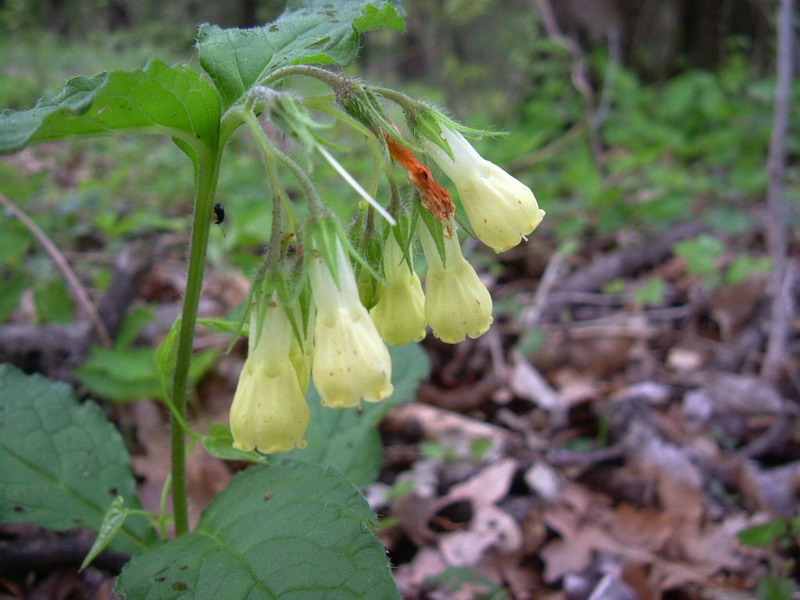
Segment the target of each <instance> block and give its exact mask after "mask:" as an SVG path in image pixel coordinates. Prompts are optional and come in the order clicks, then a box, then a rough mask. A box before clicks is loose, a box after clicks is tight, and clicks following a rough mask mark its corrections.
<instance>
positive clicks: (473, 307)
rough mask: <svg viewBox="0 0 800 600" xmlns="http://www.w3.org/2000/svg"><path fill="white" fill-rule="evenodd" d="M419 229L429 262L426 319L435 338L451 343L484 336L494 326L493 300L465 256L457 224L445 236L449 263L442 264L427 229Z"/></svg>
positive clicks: (422, 227)
mask: <svg viewBox="0 0 800 600" xmlns="http://www.w3.org/2000/svg"><path fill="white" fill-rule="evenodd" d="M418 230H419V232H420V234H419V235H420V240H421V241H422V249H423V251H424V252H425V257H426V258H427V259H428V274H427V276H426V278H425V286H426V289H425V316H426V318H427V319H428V324H429V325H430V326H431V330H432V331H433V335H435V336H436V337H438V338H439V339H440V340H442V341H443V342H447V343H448V344H455V343H457V342H461V341H463V340H464V339H465V338H466V337H467V336H469V337H471V338H477V337H480V336H481V335H483V334H484V333H486V331H487V330H488V329H489V326H490V325H491V324H492V297H491V296H490V295H489V290H487V289H486V286H485V285H484V284H483V282H482V281H481V280H480V279H479V278H478V274H477V273H476V272H475V269H473V268H472V265H471V264H469V262H467V260H466V259H465V258H464V256H463V255H462V254H461V245H460V244H459V242H458V235H456V232H455V225H452V226H451V228H450V231H451V232H452V233H450V234H448V231H447V230H446V231H445V235H444V248H445V257H446V258H447V263H446V264H442V259H441V257H440V256H439V252H438V251H437V249H436V246H435V245H434V242H433V238H432V237H431V234H430V232H429V231H428V230H427V228H426V227H425V226H424V225H420V226H419V228H418Z"/></svg>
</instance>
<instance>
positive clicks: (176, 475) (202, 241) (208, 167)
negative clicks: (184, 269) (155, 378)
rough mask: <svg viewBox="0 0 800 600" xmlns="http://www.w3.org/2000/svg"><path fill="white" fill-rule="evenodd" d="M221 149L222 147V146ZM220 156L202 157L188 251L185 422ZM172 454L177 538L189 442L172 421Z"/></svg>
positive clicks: (180, 361) (182, 345)
mask: <svg viewBox="0 0 800 600" xmlns="http://www.w3.org/2000/svg"><path fill="white" fill-rule="evenodd" d="M220 147H221V146H220ZM220 155H221V152H219V151H216V152H214V151H211V150H207V151H206V152H203V153H201V154H199V156H198V161H197V173H196V181H195V196H194V218H193V221H192V242H191V247H190V250H189V273H188V275H187V277H186V293H185V296H184V298H183V313H182V318H181V327H180V332H179V334H178V352H177V359H176V362H175V376H174V379H173V386H172V403H173V406H174V407H175V411H176V413H177V414H178V415H180V416H181V418H182V419H183V420H184V421H185V418H186V391H187V388H188V382H189V363H190V362H191V359H192V340H193V338H194V328H195V323H196V321H197V307H198V305H199V304H200V295H201V294H202V290H203V271H204V270H205V262H206V250H207V249H208V235H209V230H210V228H211V217H212V212H213V210H212V207H213V204H214V193H215V191H216V188H217V176H218V174H219V159H220ZM170 433H171V451H172V511H173V516H174V518H175V535H182V534H184V533H186V532H187V531H189V510H188V505H187V501H186V442H185V432H184V429H183V427H182V426H181V423H180V422H179V421H178V419H176V418H175V417H173V418H172V419H171V422H170Z"/></svg>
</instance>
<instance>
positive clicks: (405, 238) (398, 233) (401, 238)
mask: <svg viewBox="0 0 800 600" xmlns="http://www.w3.org/2000/svg"><path fill="white" fill-rule="evenodd" d="M394 217H395V219H396V220H397V225H395V226H394V227H389V225H388V224H387V228H388V229H389V235H393V236H394V239H395V240H396V241H397V245H398V246H400V249H401V250H402V251H403V258H404V259H405V261H406V265H407V266H408V269H409V271H411V272H412V273H413V272H414V252H413V249H414V232H415V231H416V230H417V219H418V218H419V215H418V214H416V212H414V211H413V210H412V209H411V208H409V207H408V205H406V204H402V205H401V207H400V210H398V211H397V214H396V215H395V216H394Z"/></svg>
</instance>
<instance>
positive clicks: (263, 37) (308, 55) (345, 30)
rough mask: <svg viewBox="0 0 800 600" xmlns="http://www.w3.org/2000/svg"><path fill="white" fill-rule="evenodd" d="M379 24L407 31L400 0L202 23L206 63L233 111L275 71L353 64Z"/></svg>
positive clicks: (294, 7) (298, 5) (313, 4)
mask: <svg viewBox="0 0 800 600" xmlns="http://www.w3.org/2000/svg"><path fill="white" fill-rule="evenodd" d="M379 27H392V28H394V29H399V30H402V28H403V19H402V6H401V4H400V2H399V0H338V1H337V2H335V3H334V2H323V1H319V0H301V1H297V2H290V3H289V5H288V6H287V7H286V11H285V12H284V13H283V14H282V15H281V16H280V17H279V18H278V19H277V20H275V21H273V22H272V23H269V24H267V25H264V26H263V27H256V28H253V29H222V28H220V27H218V26H216V25H208V24H205V25H201V26H200V29H199V31H198V34H197V48H198V52H199V54H200V64H201V65H202V66H203V68H204V69H205V70H206V71H207V72H208V74H209V75H211V78H212V79H213V80H214V83H215V84H216V86H217V89H218V90H219V93H220V95H221V96H222V104H223V108H224V109H227V108H229V107H230V106H232V105H233V104H235V103H236V102H237V101H238V100H239V99H240V98H242V96H244V95H245V94H246V93H247V92H248V91H249V90H250V88H252V87H253V86H255V85H257V84H258V83H259V82H260V81H262V80H263V79H264V78H265V77H266V76H268V75H269V74H270V73H272V72H273V71H275V70H276V69H279V68H280V67H285V66H287V65H292V64H301V63H302V64H312V63H317V64H335V65H339V66H342V67H344V66H347V65H349V64H350V63H352V62H353V60H354V59H355V57H356V54H357V53H358V47H359V36H360V34H361V33H363V32H365V31H368V30H370V29H377V28H379Z"/></svg>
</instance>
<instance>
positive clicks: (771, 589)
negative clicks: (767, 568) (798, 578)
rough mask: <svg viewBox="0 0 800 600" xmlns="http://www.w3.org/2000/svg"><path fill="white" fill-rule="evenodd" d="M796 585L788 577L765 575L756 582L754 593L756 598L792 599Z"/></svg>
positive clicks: (760, 599)
mask: <svg viewBox="0 0 800 600" xmlns="http://www.w3.org/2000/svg"><path fill="white" fill-rule="evenodd" d="M796 590H797V586H796V585H795V584H794V582H793V581H792V580H791V579H789V578H788V577H773V576H771V575H767V576H765V577H764V578H763V579H762V580H761V581H759V582H758V586H757V587H756V590H755V595H756V598H757V599H758V600H792V598H794V593H795V591H796Z"/></svg>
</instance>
